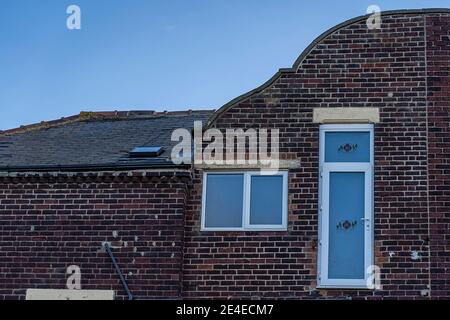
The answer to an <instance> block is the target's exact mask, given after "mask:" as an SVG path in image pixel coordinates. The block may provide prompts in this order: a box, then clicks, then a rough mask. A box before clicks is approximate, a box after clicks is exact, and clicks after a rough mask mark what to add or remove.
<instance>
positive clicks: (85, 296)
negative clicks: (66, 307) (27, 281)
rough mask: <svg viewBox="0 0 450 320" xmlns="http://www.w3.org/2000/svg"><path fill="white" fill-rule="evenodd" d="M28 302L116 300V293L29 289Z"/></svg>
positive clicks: (106, 291) (108, 291)
mask: <svg viewBox="0 0 450 320" xmlns="http://www.w3.org/2000/svg"><path fill="white" fill-rule="evenodd" d="M26 300H114V291H113V290H65V289H27V295H26Z"/></svg>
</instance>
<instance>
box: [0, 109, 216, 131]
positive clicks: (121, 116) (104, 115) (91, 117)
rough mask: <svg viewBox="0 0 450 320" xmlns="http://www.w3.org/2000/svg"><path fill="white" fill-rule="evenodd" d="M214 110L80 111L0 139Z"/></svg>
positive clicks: (206, 112)
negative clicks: (92, 123) (88, 123)
mask: <svg viewBox="0 0 450 320" xmlns="http://www.w3.org/2000/svg"><path fill="white" fill-rule="evenodd" d="M214 111H215V110H214V109H210V110H192V109H188V110H179V111H154V110H129V111H117V110H116V111H81V112H80V113H79V114H76V115H72V116H68V117H62V118H60V119H56V120H50V121H41V122H39V123H33V124H29V125H23V126H20V127H17V128H12V129H7V130H0V137H1V136H6V135H13V134H19V133H25V132H28V131H34V130H40V129H49V128H53V127H57V126H61V125H67V124H71V123H74V122H81V121H101V120H133V119H152V118H160V117H165V116H186V115H192V114H211V113H213V112H214Z"/></svg>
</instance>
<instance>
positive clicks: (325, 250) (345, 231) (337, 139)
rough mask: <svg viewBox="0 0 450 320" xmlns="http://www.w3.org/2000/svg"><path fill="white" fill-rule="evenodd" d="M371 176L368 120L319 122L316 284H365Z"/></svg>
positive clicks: (370, 269)
mask: <svg viewBox="0 0 450 320" xmlns="http://www.w3.org/2000/svg"><path fill="white" fill-rule="evenodd" d="M372 175H373V126H372V125H357V124H354V125H322V126H321V127H320V195H319V255H318V256H319V269H318V271H319V272H318V285H319V287H322V288H368V286H369V279H371V276H372V272H373V270H374V269H373V267H372V265H373V223H372V221H373V217H372V215H373V204H372V201H373V177H372Z"/></svg>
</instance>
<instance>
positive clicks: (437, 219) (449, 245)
mask: <svg viewBox="0 0 450 320" xmlns="http://www.w3.org/2000/svg"><path fill="white" fill-rule="evenodd" d="M426 23H427V61H428V63H427V75H428V79H427V82H428V83H427V87H428V108H429V112H428V127H429V128H428V140H429V146H428V158H429V180H430V220H431V248H432V253H431V262H432V264H431V273H432V274H431V277H432V283H431V285H432V297H433V298H447V299H448V298H449V297H450V125H449V123H450V103H449V102H450V17H448V16H442V17H436V16H434V17H427V20H426Z"/></svg>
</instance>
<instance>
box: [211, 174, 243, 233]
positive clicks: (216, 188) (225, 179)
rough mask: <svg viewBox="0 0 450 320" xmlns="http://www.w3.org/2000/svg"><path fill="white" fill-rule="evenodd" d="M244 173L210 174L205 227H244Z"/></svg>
mask: <svg viewBox="0 0 450 320" xmlns="http://www.w3.org/2000/svg"><path fill="white" fill-rule="evenodd" d="M243 185H244V175H243V174H208V175H207V183H206V205H205V206H206V207H205V213H206V214H205V227H207V228H232V227H237V228H240V227H242V206H243V197H244V187H243Z"/></svg>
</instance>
